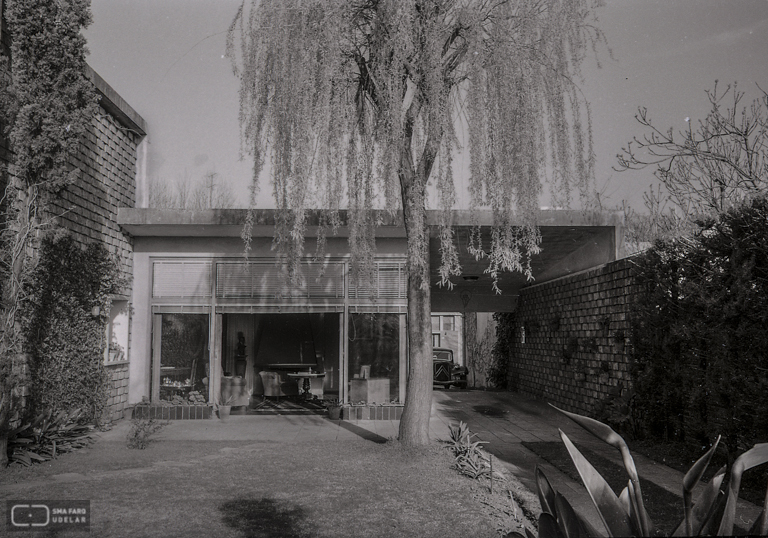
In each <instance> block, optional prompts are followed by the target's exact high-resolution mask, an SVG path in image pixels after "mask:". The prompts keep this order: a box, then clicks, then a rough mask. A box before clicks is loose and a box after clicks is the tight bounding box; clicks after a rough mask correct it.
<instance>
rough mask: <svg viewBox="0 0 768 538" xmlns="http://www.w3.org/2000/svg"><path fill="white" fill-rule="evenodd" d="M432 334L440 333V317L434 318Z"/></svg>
mask: <svg viewBox="0 0 768 538" xmlns="http://www.w3.org/2000/svg"><path fill="white" fill-rule="evenodd" d="M432 332H433V333H438V332H440V316H432Z"/></svg>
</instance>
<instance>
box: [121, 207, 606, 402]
mask: <svg viewBox="0 0 768 538" xmlns="http://www.w3.org/2000/svg"><path fill="white" fill-rule="evenodd" d="M245 215H246V212H245V210H204V211H189V210H185V211H182V210H159V209H144V208H133V209H131V208H121V209H120V210H119V212H118V215H117V222H118V224H119V225H120V226H121V228H122V229H123V230H124V231H125V232H126V234H128V235H129V236H130V237H131V239H132V242H133V247H134V259H133V290H132V298H131V307H132V321H131V341H130V351H131V356H130V385H129V402H130V403H136V402H140V401H141V400H142V399H143V398H148V399H150V400H151V401H153V402H173V401H179V399H187V398H189V394H190V393H193V394H194V399H200V397H201V396H202V398H204V399H205V400H206V401H208V402H214V401H216V400H217V399H218V398H219V396H220V392H221V391H222V390H224V391H225V392H226V393H227V395H229V394H230V392H229V391H230V388H229V387H230V385H231V384H232V385H234V390H233V391H232V394H234V400H233V401H232V402H231V403H232V405H247V404H248V403H249V401H253V398H258V399H259V400H260V399H261V396H262V395H267V396H276V397H280V396H282V395H285V394H291V393H293V394H295V393H296V391H297V390H301V389H302V388H303V386H302V385H300V383H301V381H302V380H301V379H300V378H299V379H295V380H294V381H293V383H291V374H292V373H293V377H296V372H299V371H303V372H309V371H310V370H311V371H312V372H313V373H314V374H318V375H317V376H313V377H311V378H309V379H307V381H308V383H307V388H308V389H309V391H310V393H312V394H315V395H319V394H321V393H322V394H325V395H326V397H327V395H328V394H329V393H330V394H333V395H334V396H335V395H338V397H340V398H341V399H342V400H344V401H346V402H357V401H360V400H363V401H367V402H368V403H377V404H381V403H391V402H403V401H404V397H405V380H406V371H407V361H408V357H407V346H406V339H405V335H406V324H407V322H408V321H407V318H406V273H405V246H406V243H405V233H404V229H403V226H402V223H401V222H399V220H398V218H397V217H392V216H391V215H387V214H386V213H382V214H381V215H380V216H379V218H377V220H378V221H379V222H381V223H382V224H381V225H380V226H379V227H378V228H377V232H376V233H377V237H376V247H377V254H376V273H375V278H374V283H373V285H372V289H358V288H357V287H355V286H354V285H353V284H352V281H351V279H350V263H349V259H350V258H349V247H348V244H347V237H346V235H347V229H346V228H345V227H344V226H343V225H342V226H341V228H340V230H339V234H338V236H334V237H329V238H328V241H327V247H326V252H325V254H324V256H323V257H322V258H321V259H319V260H315V259H313V258H312V255H311V254H312V253H313V252H314V249H315V241H316V239H315V238H314V231H315V229H313V226H311V225H310V226H309V227H308V237H307V238H306V242H307V244H306V252H308V253H309V256H308V257H307V258H306V259H305V260H304V261H303V262H302V271H303V280H302V282H300V283H299V284H298V285H294V286H288V285H286V284H285V280H284V279H281V278H280V274H279V267H278V266H277V265H276V263H275V258H274V253H273V251H272V250H271V246H272V236H273V233H274V224H275V211H274V210H259V211H257V213H256V218H255V223H256V225H255V227H254V230H253V245H252V251H251V252H250V254H249V256H248V258H245V257H244V255H243V254H244V245H243V241H242V239H241V238H240V233H241V230H242V226H243V222H244V220H245ZM431 217H434V222H435V223H436V222H437V220H436V217H437V216H436V215H431ZM485 217H486V221H485V222H484V223H483V222H482V221H481V224H484V232H485V234H486V235H487V234H489V232H490V227H489V225H490V215H486V216H485ZM454 222H457V223H458V228H457V232H458V233H457V238H458V242H459V247H460V250H461V251H463V252H464V253H463V254H462V255H461V256H462V259H461V263H462V266H463V268H464V274H463V277H461V278H459V279H458V283H457V285H456V286H455V287H454V288H453V289H452V290H448V289H445V288H440V287H438V286H437V285H436V284H435V285H433V288H432V311H433V313H434V316H433V328H434V330H433V343H435V344H437V343H441V344H444V343H446V342H449V341H451V337H449V333H451V332H455V331H456V327H457V326H459V324H460V323H461V319H462V318H463V317H464V316H473V315H476V314H477V313H478V312H500V311H513V310H514V309H515V308H516V306H517V298H518V290H519V289H520V287H521V286H523V285H525V284H526V279H525V277H524V276H523V275H517V274H506V275H503V276H502V279H501V281H500V283H499V286H500V287H501V289H502V290H503V293H502V294H501V295H496V294H494V293H493V291H492V290H491V282H490V278H489V277H488V275H485V274H484V272H483V270H484V268H485V266H484V263H483V261H482V260H481V261H480V262H476V261H475V260H474V258H472V257H470V256H469V255H468V254H466V249H462V248H461V247H462V245H465V244H466V242H467V240H468V234H469V223H470V221H469V215H468V214H465V213H462V212H457V213H456V215H455V219H454ZM540 222H541V224H542V228H541V233H542V238H543V242H542V253H541V254H540V255H538V256H536V258H535V259H534V260H533V273H534V276H535V278H536V281H537V282H545V281H549V280H552V279H556V278H558V277H561V276H563V275H568V274H572V273H576V272H579V271H582V270H585V269H588V268H590V267H594V266H596V265H600V264H602V263H606V262H608V261H611V260H614V259H616V253H617V250H618V247H619V239H618V238H619V237H620V234H619V226H618V225H617V224H616V223H609V224H606V225H599V226H598V225H593V224H589V223H587V222H586V221H585V219H584V217H583V216H582V215H581V214H580V213H578V212H569V211H543V212H542V213H541V216H540ZM310 224H311V223H310ZM430 256H431V258H432V259H431V264H432V268H433V274H434V278H433V282H435V283H436V282H437V280H438V277H437V266H438V263H439V250H438V243H437V240H436V239H434V238H433V239H432V240H431V241H430ZM443 318H444V319H443ZM435 319H436V321H437V323H436V324H435V323H434V321H435ZM441 337H442V338H443V340H442V341H440V342H438V340H440V338H441ZM458 342H459V340H458V339H455V337H454V340H453V342H452V345H458ZM457 352H460V350H458V349H457ZM458 354H459V355H460V353H458ZM358 378H360V379H362V378H367V380H368V381H367V382H366V381H360V380H358ZM296 381H298V382H299V384H297V383H296ZM366 383H367V388H365V386H364V390H363V392H360V390H359V385H360V384H363V385H365V384H366ZM361 394H362V396H361ZM200 401H201V400H200Z"/></svg>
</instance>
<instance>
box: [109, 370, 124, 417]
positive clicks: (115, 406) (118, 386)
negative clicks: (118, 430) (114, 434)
mask: <svg viewBox="0 0 768 538" xmlns="http://www.w3.org/2000/svg"><path fill="white" fill-rule="evenodd" d="M106 369H107V373H108V374H109V377H110V380H111V383H112V386H111V389H110V392H109V399H108V400H107V411H106V413H105V414H106V420H107V421H110V422H111V421H113V420H120V419H121V418H123V416H124V415H125V409H126V407H127V406H128V363H127V362H124V363H120V364H114V365H107V367H106Z"/></svg>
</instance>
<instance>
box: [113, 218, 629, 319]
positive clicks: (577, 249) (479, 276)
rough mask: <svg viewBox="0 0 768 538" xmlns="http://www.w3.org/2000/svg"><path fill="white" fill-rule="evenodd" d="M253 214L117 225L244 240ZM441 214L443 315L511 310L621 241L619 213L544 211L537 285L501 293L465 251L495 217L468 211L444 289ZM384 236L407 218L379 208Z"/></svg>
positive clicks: (516, 277)
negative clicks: (528, 291) (454, 269)
mask: <svg viewBox="0 0 768 538" xmlns="http://www.w3.org/2000/svg"><path fill="white" fill-rule="evenodd" d="M247 212H248V210H246V209H207V210H174V209H129V208H120V209H119V210H118V214H117V222H118V224H119V225H120V226H121V227H122V228H123V230H125V232H127V233H128V234H130V235H132V236H134V237H168V238H177V237H211V238H213V237H239V236H240V232H241V231H242V228H243V224H244V222H245V219H246V215H247ZM277 214H278V213H277V210H274V209H259V210H255V211H254V212H253V223H254V226H253V230H252V234H251V235H252V237H272V236H273V234H274V230H275V223H276V217H277ZM439 216H440V215H439V213H438V212H437V211H429V212H428V215H427V220H428V223H429V225H430V228H431V229H430V241H429V252H430V266H431V282H432V310H433V311H441V312H462V311H487V312H501V311H512V310H514V309H515V308H516V306H517V296H518V294H519V290H520V288H522V287H524V286H527V285H530V284H533V283H539V282H546V281H549V280H553V279H556V278H560V277H563V276H567V275H570V274H573V273H577V272H580V271H584V270H586V269H590V268H592V267H595V266H599V265H602V264H604V263H607V262H610V261H613V260H615V259H616V256H617V252H618V250H619V248H620V246H621V245H620V241H621V237H622V235H621V224H620V218H619V216H618V215H615V214H609V215H603V216H600V217H595V216H594V215H584V214H583V213H581V212H579V211H562V210H542V211H541V212H540V213H539V215H538V223H539V228H540V231H541V252H540V253H539V254H537V255H535V256H533V257H532V259H531V269H532V274H533V278H534V280H532V281H529V280H528V279H527V278H526V276H525V275H523V274H521V273H503V274H500V275H499V278H498V287H499V289H500V290H501V293H496V292H494V290H493V286H492V277H491V275H490V274H488V273H487V272H486V271H487V268H488V259H487V258H481V259H479V260H478V259H475V257H474V256H473V255H471V254H470V253H469V252H468V250H467V248H466V246H467V244H468V242H469V233H470V230H471V229H472V226H475V225H479V226H480V230H481V237H482V244H483V245H484V246H486V247H488V246H490V244H491V229H492V225H493V216H492V214H491V213H490V212H480V213H476V214H475V215H474V218H473V215H472V214H471V213H470V212H469V211H454V212H452V215H451V216H452V220H453V223H454V227H455V230H456V241H457V244H458V252H459V264H460V265H461V267H462V275H461V276H459V277H453V278H452V283H453V287H452V288H451V289H449V288H448V287H440V286H439V285H438V282H439V280H440V278H439V273H438V270H439V265H440V244H439V239H438V233H437V226H438V222H439ZM322 218H323V216H322V213H321V212H319V211H315V212H310V213H309V215H308V219H307V235H308V236H310V237H311V236H314V235H315V233H316V230H317V229H318V228H319V226H320V224H321V222H322ZM373 218H374V221H375V222H376V223H377V227H376V236H377V237H382V238H383V237H392V238H405V228H404V226H403V223H402V215H401V214H400V213H390V212H387V211H378V210H377V211H374V212H373ZM340 220H341V222H340V226H339V228H338V233H337V234H336V236H337V237H347V236H348V235H349V229H348V227H347V220H348V214H347V212H345V211H342V212H341V213H340Z"/></svg>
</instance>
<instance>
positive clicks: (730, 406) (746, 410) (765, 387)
mask: <svg viewBox="0 0 768 538" xmlns="http://www.w3.org/2000/svg"><path fill="white" fill-rule="evenodd" d="M637 263H638V266H639V271H638V280H639V283H640V284H641V286H642V287H643V292H642V293H640V294H638V302H637V308H636V309H635V314H634V319H633V324H632V327H633V329H632V330H633V345H634V356H635V371H634V372H633V386H634V390H635V392H636V396H637V397H636V399H635V407H636V413H637V415H638V416H637V417H636V418H637V419H638V420H640V421H642V423H643V424H644V425H645V427H646V430H647V432H648V433H650V434H652V435H654V436H658V437H661V438H664V437H666V438H669V439H678V440H688V441H693V442H699V441H700V442H702V443H711V442H713V441H714V439H715V438H716V437H717V435H718V434H722V435H723V438H724V443H725V445H726V447H727V448H728V450H729V452H730V453H731V454H735V453H737V452H738V451H742V450H744V449H746V448H749V446H751V445H752V444H753V443H754V442H755V441H759V440H764V439H765V438H766V436H768V421H766V417H768V402H767V401H766V399H765V394H766V393H767V391H768V375H767V374H766V372H768V338H766V334H765V327H766V324H768V199H766V198H758V199H755V200H753V201H752V202H751V203H750V204H747V205H745V206H743V207H742V208H736V209H730V210H728V211H726V212H725V213H723V214H722V215H721V216H719V217H717V218H710V219H706V220H702V221H699V222H698V231H697V232H696V233H695V234H694V236H693V237H691V238H680V239H677V240H668V241H659V242H657V243H656V244H655V245H654V247H653V248H652V249H651V250H649V251H648V252H646V253H645V254H643V255H641V256H639V257H638V258H637Z"/></svg>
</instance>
